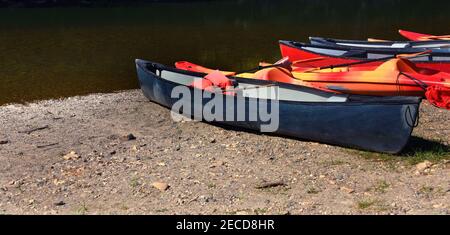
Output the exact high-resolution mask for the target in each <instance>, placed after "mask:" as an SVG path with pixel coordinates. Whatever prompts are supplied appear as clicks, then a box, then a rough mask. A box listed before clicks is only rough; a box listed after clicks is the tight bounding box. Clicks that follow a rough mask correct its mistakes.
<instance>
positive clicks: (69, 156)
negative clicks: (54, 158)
mask: <svg viewBox="0 0 450 235" xmlns="http://www.w3.org/2000/svg"><path fill="white" fill-rule="evenodd" d="M63 158H64V160H77V159H79V158H81V157H80V156H79V155H78V154H77V153H76V152H75V151H71V152H70V153H68V154H66V155H64V156H63Z"/></svg>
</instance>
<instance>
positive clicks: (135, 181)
mask: <svg viewBox="0 0 450 235" xmlns="http://www.w3.org/2000/svg"><path fill="white" fill-rule="evenodd" d="M130 186H131V187H132V188H136V187H137V186H139V178H137V177H133V178H132V179H131V180H130Z"/></svg>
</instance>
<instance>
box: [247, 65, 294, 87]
mask: <svg viewBox="0 0 450 235" xmlns="http://www.w3.org/2000/svg"><path fill="white" fill-rule="evenodd" d="M254 78H256V79H261V80H266V81H274V82H284V83H292V81H293V80H294V78H293V76H292V73H291V72H289V70H287V69H285V68H279V67H276V68H267V69H262V70H260V71H258V72H256V73H255V75H254Z"/></svg>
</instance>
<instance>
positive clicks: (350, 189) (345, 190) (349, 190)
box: [339, 186, 355, 194]
mask: <svg viewBox="0 0 450 235" xmlns="http://www.w3.org/2000/svg"><path fill="white" fill-rule="evenodd" d="M339 189H340V190H341V191H343V192H346V193H348V194H350V193H354V192H355V190H354V189H352V188H347V187H345V186H342V187H340V188H339Z"/></svg>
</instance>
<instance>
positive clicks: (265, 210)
mask: <svg viewBox="0 0 450 235" xmlns="http://www.w3.org/2000/svg"><path fill="white" fill-rule="evenodd" d="M449 122H450V112H449V111H446V110H442V109H437V108H435V107H432V106H431V105H429V104H428V103H427V102H426V101H424V102H423V104H422V108H421V119H420V125H419V127H417V128H416V129H415V130H414V133H413V138H412V140H411V143H410V144H409V145H408V146H407V148H406V149H405V151H404V152H403V153H402V154H400V155H398V156H392V155H386V154H376V153H369V152H363V151H357V150H351V149H346V148H340V147H335V146H330V145H325V144H318V143H313V142H302V141H299V140H294V139H286V138H281V137H274V136H266V135H257V134H253V133H247V132H243V131H235V130H227V129H224V128H222V127H217V126H214V125H209V124H206V123H202V122H194V121H185V122H179V123H176V122H173V121H172V119H171V118H170V111H169V110H168V109H166V108H163V107H161V106H159V105H157V104H154V103H151V102H148V101H147V99H146V98H145V97H144V96H143V95H142V93H141V92H140V91H139V90H132V91H124V92H119V93H112V94H93V95H88V96H81V97H71V98H67V99H61V100H47V101H39V102H36V103H29V104H25V105H21V104H12V105H5V106H0V213H2V214H449V213H450V152H449V143H450V129H449V125H448V123H449Z"/></svg>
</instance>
